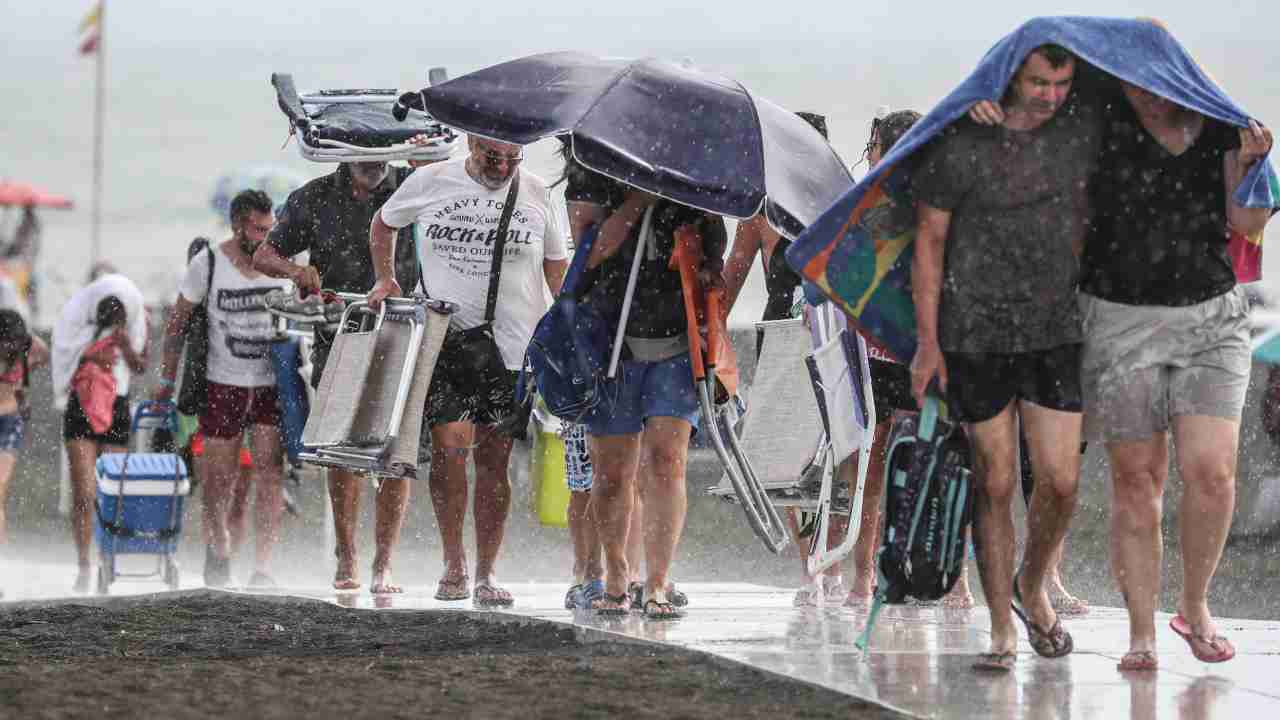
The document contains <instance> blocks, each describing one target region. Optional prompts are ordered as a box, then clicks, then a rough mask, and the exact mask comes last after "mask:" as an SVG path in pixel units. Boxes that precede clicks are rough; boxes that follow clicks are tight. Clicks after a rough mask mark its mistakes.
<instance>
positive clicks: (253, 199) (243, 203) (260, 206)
mask: <svg viewBox="0 0 1280 720" xmlns="http://www.w3.org/2000/svg"><path fill="white" fill-rule="evenodd" d="M251 212H260V213H267V214H270V213H271V196H270V195H267V194H266V193H265V192H263V191H261V190H253V189H250V190H241V191H240V192H238V193H236V196H235V197H233V198H231V212H230V216H231V222H232V223H233V224H234V223H237V222H239V221H241V220H244V219H245V218H247V217H249V213H251Z"/></svg>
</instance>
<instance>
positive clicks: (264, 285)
mask: <svg viewBox="0 0 1280 720" xmlns="http://www.w3.org/2000/svg"><path fill="white" fill-rule="evenodd" d="M271 211H272V206H271V198H270V197H268V196H267V194H266V193H264V192H262V191H260V190H244V191H242V192H240V193H239V194H237V195H236V196H235V197H234V198H232V200H231V211H230V220H231V233H232V236H231V237H230V238H229V239H227V240H224V241H223V242H220V243H217V244H216V245H214V246H212V247H210V248H209V249H208V250H206V251H204V252H201V253H199V254H197V255H196V257H195V259H194V260H192V261H191V264H190V265H188V266H187V274H186V277H185V278H184V279H183V282H182V285H181V287H180V292H179V296H178V300H177V302H176V303H175V304H174V307H173V310H172V312H171V313H170V315H169V319H168V323H167V324H166V326H165V339H164V355H163V359H162V360H161V363H160V384H159V386H158V387H157V388H156V389H155V391H154V392H153V397H154V398H155V399H157V400H168V399H170V398H171V397H172V396H173V391H174V385H175V383H176V376H177V373H178V369H179V366H180V363H179V358H180V357H181V354H182V348H183V345H184V344H185V342H186V330H187V321H188V319H189V318H190V316H191V310H192V308H194V307H195V306H196V305H199V304H201V303H205V304H206V307H207V308H208V314H209V354H208V359H207V371H206V377H207V380H208V390H207V397H206V401H207V406H206V407H205V409H204V411H203V413H201V415H200V432H201V433H202V434H203V435H204V437H205V453H204V457H203V459H202V462H201V466H200V478H201V485H202V486H203V488H204V490H203V492H204V508H203V510H204V513H203V515H204V523H205V531H206V543H207V544H206V546H205V566H204V582H205V584H206V585H207V586H209V587H225V586H226V585H228V584H230V582H231V557H230V555H231V536H230V532H229V528H228V524H227V519H228V513H229V511H230V508H231V501H232V496H233V492H234V489H235V486H236V484H237V482H238V481H239V474H240V464H239V459H240V452H241V447H242V445H243V443H244V435H245V433H246V432H248V433H249V438H250V440H249V444H250V447H251V451H252V452H251V455H252V458H253V464H254V486H255V491H256V502H255V507H254V514H255V523H254V525H255V538H254V540H255V546H256V547H255V557H254V572H253V574H252V576H251V577H250V579H249V585H250V586H251V587H272V586H274V584H275V581H274V579H273V578H272V576H271V554H272V549H273V547H274V545H275V542H276V534H277V532H278V526H279V522H280V515H281V512H282V510H283V508H284V502H283V489H284V486H283V465H282V450H281V441H280V428H279V423H280V405H279V398H278V394H277V392H276V386H275V383H276V380H275V372H274V370H273V369H272V367H271V363H270V358H269V354H268V347H269V345H270V343H271V341H272V340H274V338H275V327H274V322H273V320H272V317H271V315H270V314H269V313H268V312H267V310H266V306H265V305H264V304H263V296H265V295H266V294H267V293H269V292H272V291H274V290H278V289H281V288H287V287H288V284H287V283H285V282H282V281H280V280H276V279H274V278H269V277H266V276H264V275H262V274H260V273H259V272H257V271H256V270H254V269H253V252H254V250H256V249H257V247H258V246H259V245H260V244H262V243H263V242H264V241H265V240H266V237H267V233H269V232H270V231H271V226H272V224H273V223H274V221H275V217H274V215H273V214H272V212H271Z"/></svg>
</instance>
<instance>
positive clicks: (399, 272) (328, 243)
mask: <svg viewBox="0 0 1280 720" xmlns="http://www.w3.org/2000/svg"><path fill="white" fill-rule="evenodd" d="M413 172H414V170H413V169H412V168H406V167H395V166H388V165H387V163H383V162H367V163H342V164H340V165H338V169H337V170H335V171H334V172H332V173H330V174H328V175H324V176H322V177H318V178H316V179H314V180H312V181H310V182H308V183H307V184H305V185H303V186H302V187H300V188H298V189H297V190H295V191H293V193H292V194H290V195H289V199H288V200H286V201H285V204H284V208H283V210H282V211H281V212H280V217H279V219H278V221H277V222H276V225H275V227H274V228H272V230H271V234H270V235H269V236H268V237H267V241H266V242H265V243H263V244H262V245H260V246H259V247H258V250H257V251H256V252H255V253H254V256H253V262H254V267H255V268H256V269H257V270H258V271H259V272H262V273H264V274H266V275H270V276H273V277H280V278H289V279H291V280H293V281H294V283H295V284H296V285H297V287H298V290H299V291H300V292H304V293H311V292H315V291H317V290H319V289H321V288H322V287H323V288H324V289H326V290H334V291H337V292H350V293H365V292H368V291H369V289H370V288H371V287H373V282H374V272H373V260H372V258H371V257H370V255H369V243H368V232H369V223H370V222H371V221H372V220H373V216H374V214H375V213H376V212H378V209H379V208H381V207H382V205H383V203H385V202H386V201H387V199H388V198H390V197H391V195H392V194H393V193H394V192H395V191H396V190H397V189H398V188H399V187H400V186H401V185H402V184H403V183H404V181H405V180H406V179H407V178H408V177H409V176H410V175H411V174H412V173H413ZM399 240H400V241H399V242H398V243H396V258H395V271H396V278H397V279H398V280H399V282H400V285H401V287H403V288H408V289H410V291H412V290H411V289H412V288H413V287H414V286H416V285H417V284H418V260H417V257H416V256H415V254H414V239H413V232H412V230H411V229H409V228H406V229H405V230H404V231H403V232H401V233H400V237H399ZM302 252H308V253H309V257H310V260H309V264H308V265H305V266H304V265H299V264H297V263H294V262H293V261H291V260H290V259H289V258H291V257H293V256H295V255H298V254H299V253H302ZM334 332H335V330H333V329H330V328H326V327H324V325H323V324H319V325H317V326H316V327H315V343H314V344H313V345H312V354H311V363H312V372H311V385H312V387H319V385H320V377H321V375H322V374H323V373H324V368H325V362H326V360H327V359H328V357H329V350H330V348H332V346H333V337H334ZM328 474H329V500H330V502H331V503H332V505H333V525H334V536H335V538H336V547H335V548H334V555H335V556H336V557H337V568H336V571H335V572H334V577H333V587H334V589H336V590H355V589H358V588H359V587H360V582H359V579H358V574H357V572H356V567H355V564H356V543H355V526H356V517H357V514H358V511H359V505H360V489H361V488H362V487H363V483H361V481H360V478H359V477H357V476H356V475H355V473H352V472H350V471H348V470H341V469H337V468H331V469H330V470H329V471H328ZM376 502H377V504H376V508H377V509H376V516H377V517H376V520H375V523H374V543H375V545H376V550H375V553H374V558H373V573H372V582H371V584H370V586H369V589H370V591H372V592H373V593H375V594H379V593H397V592H400V590H401V588H400V587H399V586H398V585H396V584H395V583H394V582H392V578H391V553H392V549H393V547H394V546H395V544H396V541H397V539H398V538H399V536H400V527H401V525H402V524H403V522H404V513H405V510H406V508H407V507H408V502H409V480H407V479H405V478H384V479H383V480H382V481H381V482H380V483H379V485H378V493H377V501H376Z"/></svg>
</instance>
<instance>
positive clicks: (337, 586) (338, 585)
mask: <svg viewBox="0 0 1280 720" xmlns="http://www.w3.org/2000/svg"><path fill="white" fill-rule="evenodd" d="M333 589H334V590H359V589H360V581H359V580H356V579H355V578H352V577H345V578H334V580H333Z"/></svg>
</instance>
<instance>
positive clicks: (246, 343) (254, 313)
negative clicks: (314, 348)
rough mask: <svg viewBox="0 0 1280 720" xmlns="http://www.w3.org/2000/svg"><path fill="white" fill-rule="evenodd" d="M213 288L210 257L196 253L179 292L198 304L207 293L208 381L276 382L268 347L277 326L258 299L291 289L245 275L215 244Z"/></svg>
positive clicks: (241, 384) (244, 384)
mask: <svg viewBox="0 0 1280 720" xmlns="http://www.w3.org/2000/svg"><path fill="white" fill-rule="evenodd" d="M213 254H214V263H213V287H212V291H210V288H209V253H208V252H205V251H203V250H202V251H200V254H198V255H196V256H195V257H194V258H192V260H191V263H190V264H188V265H187V274H186V277H184V278H183V279H182V285H181V286H180V287H179V288H178V292H180V293H181V294H182V297H184V298H186V299H187V301H188V302H190V303H193V304H196V305H198V304H200V303H201V302H203V301H204V299H205V295H206V293H208V294H209V296H210V297H209V361H208V362H209V372H208V373H207V375H208V378H209V380H210V381H212V382H216V383H220V384H222V385H235V386H237V387H264V386H269V385H275V384H276V376H275V371H274V370H273V369H272V367H271V357H270V346H271V341H272V340H273V339H274V338H275V336H276V329H275V322H274V320H273V319H272V316H271V314H270V313H268V312H267V310H266V305H264V304H263V302H262V298H263V296H264V295H266V294H267V293H269V292H271V291H273V290H278V289H281V288H285V289H288V288H290V287H291V286H292V285H291V283H290V282H289V281H288V280H277V279H276V278H271V277H267V276H266V275H257V276H255V277H248V276H246V275H245V274H244V273H243V272H241V271H240V269H239V268H237V267H236V266H235V265H233V264H232V263H231V258H229V257H227V254H226V252H224V251H223V249H222V243H218V244H217V245H216V246H215V247H214V249H213Z"/></svg>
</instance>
